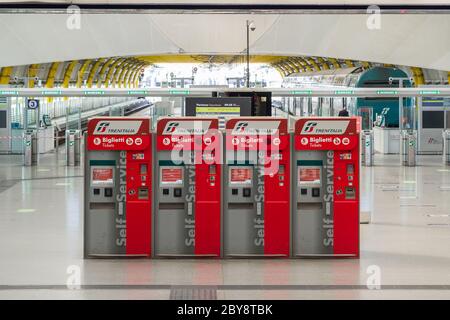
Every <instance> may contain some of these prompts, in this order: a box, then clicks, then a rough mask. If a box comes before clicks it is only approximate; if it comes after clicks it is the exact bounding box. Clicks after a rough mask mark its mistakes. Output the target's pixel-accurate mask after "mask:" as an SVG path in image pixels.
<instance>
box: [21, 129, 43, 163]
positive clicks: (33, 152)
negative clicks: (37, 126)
mask: <svg viewBox="0 0 450 320" xmlns="http://www.w3.org/2000/svg"><path fill="white" fill-rule="evenodd" d="M23 142H24V149H23V165H24V166H35V165H38V164H39V150H38V139H37V131H36V130H31V129H28V130H26V131H25V132H24V133H23Z"/></svg>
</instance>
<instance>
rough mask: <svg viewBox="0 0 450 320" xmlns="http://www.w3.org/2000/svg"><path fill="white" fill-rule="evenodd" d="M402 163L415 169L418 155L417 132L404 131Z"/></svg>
mask: <svg viewBox="0 0 450 320" xmlns="http://www.w3.org/2000/svg"><path fill="white" fill-rule="evenodd" d="M400 138H401V142H400V161H401V165H403V166H407V167H414V166H415V165H416V155H417V131H416V130H403V131H402V132H401V135H400Z"/></svg>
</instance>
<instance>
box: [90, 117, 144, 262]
mask: <svg viewBox="0 0 450 320" xmlns="http://www.w3.org/2000/svg"><path fill="white" fill-rule="evenodd" d="M85 151H86V152H85V185H84V187H85V208H84V209H85V210H84V255H85V257H105V256H150V255H151V208H152V197H151V194H152V134H151V132H150V119H149V118H125V117H117V118H116V117H103V118H92V119H89V123H88V130H87V135H86V138H85Z"/></svg>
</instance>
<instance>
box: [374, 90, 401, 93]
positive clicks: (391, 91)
mask: <svg viewBox="0 0 450 320" xmlns="http://www.w3.org/2000/svg"><path fill="white" fill-rule="evenodd" d="M377 94H398V91H397V90H377Z"/></svg>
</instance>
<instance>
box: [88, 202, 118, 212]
mask: <svg viewBox="0 0 450 320" xmlns="http://www.w3.org/2000/svg"><path fill="white" fill-rule="evenodd" d="M115 208H116V204H115V203H114V202H91V203H89V209H90V210H102V209H113V210H114V209H115Z"/></svg>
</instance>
